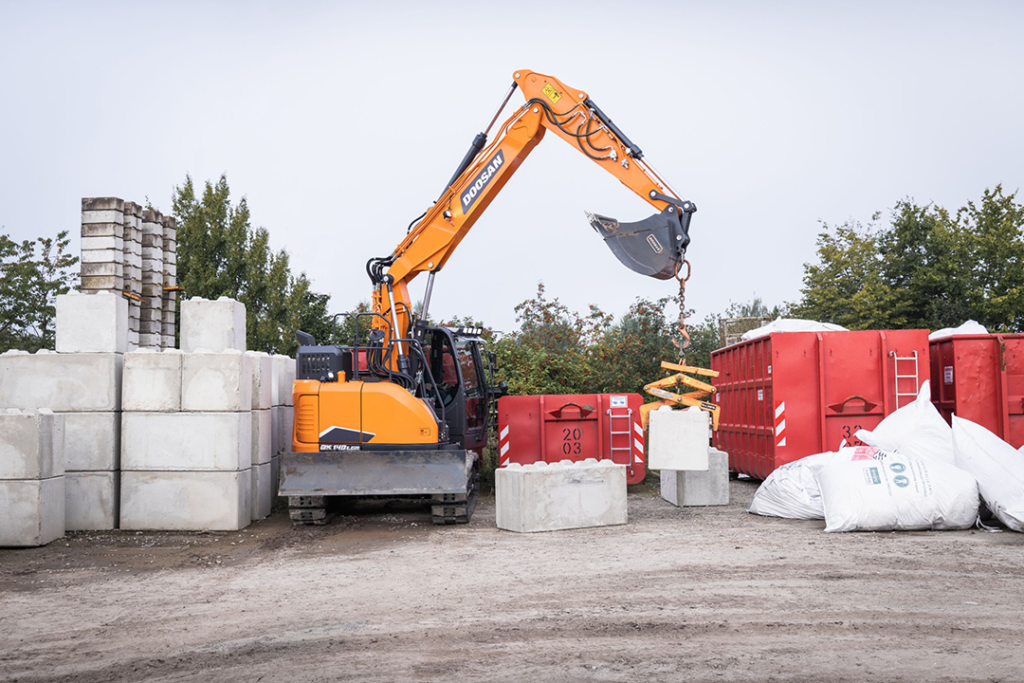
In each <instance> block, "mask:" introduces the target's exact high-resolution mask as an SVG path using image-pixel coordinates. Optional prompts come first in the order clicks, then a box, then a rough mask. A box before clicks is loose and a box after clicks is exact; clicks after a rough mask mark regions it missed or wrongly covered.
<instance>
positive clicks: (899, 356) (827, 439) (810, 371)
mask: <svg viewBox="0 0 1024 683" xmlns="http://www.w3.org/2000/svg"><path fill="white" fill-rule="evenodd" d="M927 353H928V331H927V330H887V331H880V330H871V331H862V332H787V333H774V334H771V335H768V336H765V337H760V338H757V339H751V340H750V341H746V342H742V343H740V344H734V345H732V346H727V347H725V348H724V349H719V350H717V351H715V352H714V353H712V354H711V368H712V369H713V370H717V371H718V372H719V373H720V374H719V376H718V377H717V378H715V379H714V384H715V386H716V387H717V389H718V392H717V394H716V395H715V397H714V398H715V401H716V402H717V403H718V404H719V406H720V408H721V418H720V422H719V427H718V431H717V432H715V436H714V440H715V445H716V446H717V447H718V448H719V449H720V450H723V451H725V452H726V453H728V454H729V469H730V470H732V471H734V472H740V473H742V474H747V475H750V476H751V477H755V478H757V479H764V478H765V477H767V476H768V475H769V474H770V473H771V472H772V471H773V470H774V469H775V468H776V467H779V466H781V465H785V464H786V463H789V462H792V461H794V460H798V459H800V458H802V457H804V456H807V455H813V454H814V453H822V452H825V451H834V450H836V449H838V448H840V447H842V446H844V445H850V446H859V445H861V442H860V441H859V440H858V439H857V438H856V436H854V435H855V434H856V432H857V430H858V429H873V428H874V427H876V426H878V423H879V422H881V421H882V418H884V417H885V416H886V415H889V414H890V413H892V412H893V411H894V410H896V409H897V408H900V407H902V406H905V405H907V404H908V403H910V402H911V401H913V400H914V398H915V397H916V395H917V392H918V389H919V388H920V386H921V384H922V382H924V380H925V379H927V377H928V367H927V365H926V363H927V359H928V357H927V355H926V354H927Z"/></svg>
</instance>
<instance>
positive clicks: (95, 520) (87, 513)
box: [64, 472, 121, 531]
mask: <svg viewBox="0 0 1024 683" xmlns="http://www.w3.org/2000/svg"><path fill="white" fill-rule="evenodd" d="M120 494H121V473H120V472H68V473H67V474H65V475H64V528H65V529H66V530H67V531H109V530H111V529H116V528H117V518H118V516H119V515H120V501H119V498H120Z"/></svg>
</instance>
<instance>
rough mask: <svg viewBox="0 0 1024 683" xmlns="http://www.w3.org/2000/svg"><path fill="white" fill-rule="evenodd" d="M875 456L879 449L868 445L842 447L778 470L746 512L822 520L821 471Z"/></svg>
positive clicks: (761, 488) (797, 461) (770, 476)
mask: <svg viewBox="0 0 1024 683" xmlns="http://www.w3.org/2000/svg"><path fill="white" fill-rule="evenodd" d="M878 455H879V452H878V450H877V449H875V448H871V447H870V446H860V447H857V448H842V449H840V450H839V452H834V451H832V452H828V453H818V454H817V455H808V456H807V457H805V458H800V459H799V460H794V461H793V462H791V463H787V464H785V465H782V466H781V467H777V468H775V469H774V470H773V471H772V473H771V474H769V475H768V478H767V479H765V480H764V481H763V482H762V483H761V485H760V486H759V487H758V488H757V491H755V492H754V499H753V500H752V501H750V507H748V508H747V512H750V513H752V514H755V515H765V516H766V517H784V518H786V519H825V508H824V506H822V504H821V491H820V490H819V489H818V480H817V475H818V472H819V471H821V468H823V467H825V466H826V465H828V464H830V463H833V462H849V461H851V460H871V459H873V458H875V457H876V456H878Z"/></svg>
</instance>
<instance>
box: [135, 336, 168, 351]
mask: <svg viewBox="0 0 1024 683" xmlns="http://www.w3.org/2000/svg"><path fill="white" fill-rule="evenodd" d="M163 345H164V339H163V335H160V334H150V333H140V334H139V346H140V347H142V348H144V349H159V348H161V347H163Z"/></svg>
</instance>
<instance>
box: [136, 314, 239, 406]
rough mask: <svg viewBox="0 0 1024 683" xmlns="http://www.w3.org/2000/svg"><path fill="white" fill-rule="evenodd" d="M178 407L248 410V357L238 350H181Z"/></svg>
mask: <svg viewBox="0 0 1024 683" xmlns="http://www.w3.org/2000/svg"><path fill="white" fill-rule="evenodd" d="M143 329H145V328H143ZM181 409H182V410H187V411H219V410H226V411H243V410H244V411H249V410H251V409H252V360H251V359H250V358H249V356H246V355H245V354H244V353H242V352H240V351H229V352H226V353H204V352H198V353H188V354H185V355H184V360H183V361H182V367H181Z"/></svg>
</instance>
